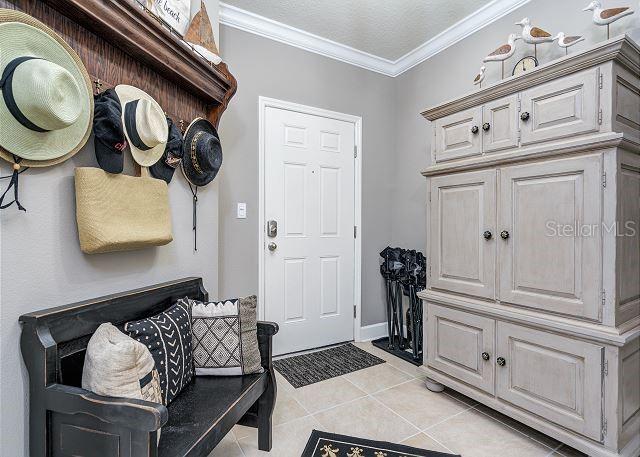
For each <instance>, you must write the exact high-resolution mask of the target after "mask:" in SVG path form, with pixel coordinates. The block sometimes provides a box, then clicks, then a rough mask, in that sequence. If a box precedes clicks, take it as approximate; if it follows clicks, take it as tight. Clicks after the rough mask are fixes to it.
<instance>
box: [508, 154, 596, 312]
mask: <svg viewBox="0 0 640 457" xmlns="http://www.w3.org/2000/svg"><path fill="white" fill-rule="evenodd" d="M500 176H501V178H500V197H499V200H500V206H499V208H500V210H499V216H498V226H497V231H498V232H500V233H499V235H498V242H497V244H498V259H499V262H500V281H499V283H500V289H499V293H500V297H499V298H500V300H501V301H503V302H508V303H513V304H516V305H523V306H527V307H531V308H536V309H540V310H546V311H549V312H552V313H558V314H565V315H571V316H576V317H581V318H585V319H591V320H597V319H599V318H600V310H601V299H602V295H601V282H602V281H601V272H602V269H601V259H600V257H601V245H602V241H601V240H602V238H601V237H602V233H601V229H602V227H601V220H602V219H601V209H600V206H601V200H602V181H601V177H602V165H601V157H600V155H590V156H582V157H578V158H571V159H562V160H553V161H547V162H543V163H534V164H527V165H518V166H512V167H505V168H502V169H501V170H500ZM503 235H504V237H503Z"/></svg>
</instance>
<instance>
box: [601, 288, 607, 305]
mask: <svg viewBox="0 0 640 457" xmlns="http://www.w3.org/2000/svg"><path fill="white" fill-rule="evenodd" d="M606 302H607V293H606V292H605V291H604V290H603V291H602V307H603V308H604V305H605V304H606Z"/></svg>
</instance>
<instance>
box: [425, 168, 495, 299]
mask: <svg viewBox="0 0 640 457" xmlns="http://www.w3.org/2000/svg"><path fill="white" fill-rule="evenodd" d="M430 187H431V190H430V191H431V211H430V223H431V225H430V235H429V251H430V259H431V277H430V281H429V287H430V288H432V289H441V290H445V291H451V292H458V293H462V294H467V295H475V296H478V297H485V298H495V261H496V259H495V257H496V254H495V249H496V239H495V238H496V234H495V233H494V232H495V218H496V212H495V207H496V194H495V193H496V190H495V189H496V173H495V171H493V170H488V171H479V172H471V173H462V174H456V175H449V176H442V177H434V178H432V179H431V186H430Z"/></svg>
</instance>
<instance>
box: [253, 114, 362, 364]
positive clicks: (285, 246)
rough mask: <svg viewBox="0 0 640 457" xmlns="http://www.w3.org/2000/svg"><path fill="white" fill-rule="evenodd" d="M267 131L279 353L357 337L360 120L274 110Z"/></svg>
mask: <svg viewBox="0 0 640 457" xmlns="http://www.w3.org/2000/svg"><path fill="white" fill-rule="evenodd" d="M264 132H265V133H264V135H265V138H264V148H265V149H264V153H265V162H264V163H265V201H264V204H265V210H264V215H265V220H264V221H263V222H264V227H265V232H266V235H265V243H264V246H263V247H262V249H264V250H265V253H264V257H265V261H264V281H265V296H264V309H265V313H264V315H265V319H266V320H269V321H274V322H277V323H278V324H279V325H280V332H279V333H278V335H277V337H276V338H274V354H276V355H277V354H285V353H289V352H294V351H301V350H305V349H310V348H316V347H320V346H326V345H329V344H334V343H339V342H343V341H350V340H352V339H353V328H354V303H355V301H354V275H355V242H354V224H355V175H354V170H355V167H354V161H355V159H354V145H355V125H354V124H353V123H350V122H345V121H341V120H336V119H330V118H327V117H321V116H316V115H310V114H303V113H300V112H295V111H290V110H286V109H280V108H274V107H267V108H266V110H265V119H264ZM269 221H275V223H277V234H276V233H269V230H268V226H269ZM272 225H273V223H272Z"/></svg>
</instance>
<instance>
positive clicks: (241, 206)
mask: <svg viewBox="0 0 640 457" xmlns="http://www.w3.org/2000/svg"><path fill="white" fill-rule="evenodd" d="M237 218H238V219H246V218H247V204H246V203H238V215H237Z"/></svg>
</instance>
